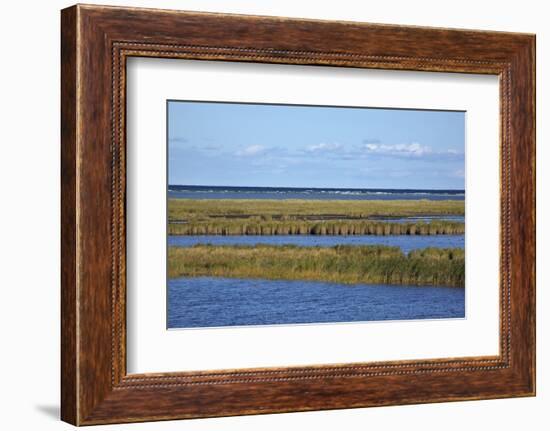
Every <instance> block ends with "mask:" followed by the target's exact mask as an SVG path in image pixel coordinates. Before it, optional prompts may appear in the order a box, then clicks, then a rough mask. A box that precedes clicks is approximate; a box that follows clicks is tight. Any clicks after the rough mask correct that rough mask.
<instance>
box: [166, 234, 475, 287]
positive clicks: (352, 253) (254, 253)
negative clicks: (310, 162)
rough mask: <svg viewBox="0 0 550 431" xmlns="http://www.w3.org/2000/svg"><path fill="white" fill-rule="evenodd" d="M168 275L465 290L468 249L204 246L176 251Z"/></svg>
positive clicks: (170, 254) (171, 255) (171, 250)
mask: <svg viewBox="0 0 550 431" xmlns="http://www.w3.org/2000/svg"><path fill="white" fill-rule="evenodd" d="M168 276H169V277H170V278H174V277H181V276H189V277H195V276H215V277H232V278H263V279H272V280H316V281H328V282H336V283H352V284H356V283H376V284H407V285H432V286H453V287H464V250H462V249H440V248H426V249H421V250H415V251H412V252H410V253H409V254H408V255H405V254H404V253H403V252H402V251H401V249H400V248H399V247H388V246H348V245H338V246H334V247H298V246H294V245H284V246H270V245H255V246H244V245H223V246H218V245H216V246H214V245H209V244H204V245H203V244H201V245H195V246H193V247H170V248H169V249H168Z"/></svg>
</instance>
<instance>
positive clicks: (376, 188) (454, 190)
mask: <svg viewBox="0 0 550 431" xmlns="http://www.w3.org/2000/svg"><path fill="white" fill-rule="evenodd" d="M167 185H168V187H171V186H176V187H217V188H220V187H232V188H244V189H253V188H264V189H312V190H404V191H417V190H421V191H453V192H465V191H466V189H452V188H451V189H450V188H444V189H437V188H435V189H429V188H399V187H308V186H299V187H298V186H292V187H291V186H235V185H227V184H224V185H209V184H170V183H168V184H167Z"/></svg>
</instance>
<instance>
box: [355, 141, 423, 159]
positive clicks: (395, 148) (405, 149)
mask: <svg viewBox="0 0 550 431" xmlns="http://www.w3.org/2000/svg"><path fill="white" fill-rule="evenodd" d="M365 149H366V150H367V152H369V153H374V154H382V155H389V156H424V155H426V154H432V149H431V147H429V146H427V145H420V144H419V143H418V142H413V143H412V144H393V145H388V144H365Z"/></svg>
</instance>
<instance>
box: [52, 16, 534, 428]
mask: <svg viewBox="0 0 550 431" xmlns="http://www.w3.org/2000/svg"><path fill="white" fill-rule="evenodd" d="M61 17H62V26H61V49H62V56H61V58H62V60H61V72H62V93H61V107H62V112H61V128H62V134H61V136H62V148H61V161H62V163H61V169H62V180H61V190H62V216H61V225H62V247H61V253H62V289H61V292H62V295H61V306H62V325H61V339H62V344H61V353H62V363H61V366H62V369H61V371H62V372H61V376H62V377H61V388H62V391H61V417H62V419H63V420H65V421H67V422H70V423H72V424H75V425H88V424H101V423H113V422H137V421H149V420H162V419H177V418H194V417H209V416H229V415H242V414H257V413H273V412H289V411H306V410H321V409H339V408H351V407H367V406H382V405H390V404H412V403H426V402H441V401H451V400H453V401H454V400H473V399H482V398H485V399H487V398H502V397H515V396H532V395H534V394H535V103H534V102H535V36H534V35H529V34H512V33H500V32H487V31H469V30H449V29H436V28H423V27H402V26H390V25H375V24H362V23H353V22H330V21H313V20H297V19H286V18H274V17H254V16H241V15H220V14H211V13H196V12H178V11H166V10H153V9H151V10H147V9H133V8H119V7H102V6H81V5H78V6H73V7H70V8H68V9H65V10H63V11H62V14H61ZM129 56H146V57H165V58H186V59H200V60H224V61H241V62H258V63H260V62H262V63H286V64H301V65H331V66H341V67H356V68H376V69H403V70H420V71H443V72H462V73H482V74H494V75H498V76H499V77H500V106H501V113H500V114H501V115H500V116H501V219H500V226H501V268H500V273H501V281H500V288H501V295H500V296H501V298H500V299H501V300H500V303H501V307H500V316H501V331H500V336H501V341H500V354H499V355H498V356H495V357H463V358H442V359H435V360H422V361H400V362H381V363H354V364H338V365H327V366H304V367H293V368H266V369H241V370H227V371H211V370H210V371H209V370H205V371H203V372H180V373H160V374H142V375H134V374H132V375H127V373H126V366H125V364H126V357H125V355H126V352H125V335H126V330H125V294H126V292H125V288H126V286H125V187H126V184H125V181H126V178H125V151H126V142H125V64H126V59H127V58H128V57H129ZM498 222H499V221H498V220H495V223H498Z"/></svg>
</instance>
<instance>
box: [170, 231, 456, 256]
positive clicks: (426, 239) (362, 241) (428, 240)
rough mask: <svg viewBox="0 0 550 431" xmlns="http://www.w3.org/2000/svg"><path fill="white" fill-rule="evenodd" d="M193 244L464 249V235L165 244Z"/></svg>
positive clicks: (187, 239) (173, 242)
mask: <svg viewBox="0 0 550 431" xmlns="http://www.w3.org/2000/svg"><path fill="white" fill-rule="evenodd" d="M195 244H214V245H230V244H242V245H254V244H269V245H283V244H294V245H298V246H318V247H331V246H334V245H374V244H377V245H389V246H397V247H400V248H401V250H403V252H404V253H409V252H410V251H411V250H414V249H417V248H425V247H440V248H464V235H348V236H345V235H342V236H340V235H228V236H220V235H171V236H169V237H168V246H178V247H191V246H192V245H195Z"/></svg>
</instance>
